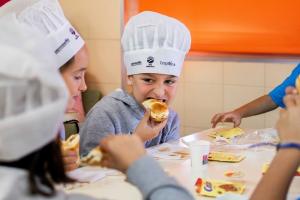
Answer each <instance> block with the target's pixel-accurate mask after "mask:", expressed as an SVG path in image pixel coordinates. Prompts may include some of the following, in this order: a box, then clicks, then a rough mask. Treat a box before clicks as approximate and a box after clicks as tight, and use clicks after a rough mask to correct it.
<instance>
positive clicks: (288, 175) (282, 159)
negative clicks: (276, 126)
mask: <svg viewBox="0 0 300 200" xmlns="http://www.w3.org/2000/svg"><path fill="white" fill-rule="evenodd" d="M299 164H300V151H299V150H297V149H282V150H279V151H278V153H277V155H276V156H275V158H274V160H273V161H272V164H271V166H270V168H269V170H268V171H267V173H266V174H265V175H264V176H263V178H262V179H261V181H260V182H259V184H258V185H257V186H256V189H255V191H254V193H253V194H252V196H251V198H250V200H260V199H264V200H277V199H278V200H282V199H286V195H287V192H288V189H289V186H290V184H291V182H292V180H293V177H294V175H295V172H296V170H297V168H298V166H299ZM270 191H272V192H270Z"/></svg>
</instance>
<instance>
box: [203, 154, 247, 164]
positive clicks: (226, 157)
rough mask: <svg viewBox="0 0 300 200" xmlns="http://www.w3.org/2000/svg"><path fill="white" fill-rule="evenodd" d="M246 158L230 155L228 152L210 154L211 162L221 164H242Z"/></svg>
mask: <svg viewBox="0 0 300 200" xmlns="http://www.w3.org/2000/svg"><path fill="white" fill-rule="evenodd" d="M244 158H245V156H244V155H239V154H234V153H228V152H210V153H209V155H208V160H209V161H219V162H240V161H242V160H243V159H244Z"/></svg>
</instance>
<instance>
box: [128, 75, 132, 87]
mask: <svg viewBox="0 0 300 200" xmlns="http://www.w3.org/2000/svg"><path fill="white" fill-rule="evenodd" d="M127 84H128V85H132V75H130V76H127Z"/></svg>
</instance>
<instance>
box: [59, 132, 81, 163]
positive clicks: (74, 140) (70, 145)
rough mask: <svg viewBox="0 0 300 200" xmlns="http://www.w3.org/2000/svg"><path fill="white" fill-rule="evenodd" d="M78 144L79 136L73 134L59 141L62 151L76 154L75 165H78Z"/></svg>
mask: <svg viewBox="0 0 300 200" xmlns="http://www.w3.org/2000/svg"><path fill="white" fill-rule="evenodd" d="M79 142H80V136H79V134H74V135H71V136H70V137H68V139H67V140H65V141H61V146H62V150H63V151H75V152H76V153H77V157H78V160H77V163H78V164H79V163H80V157H79Z"/></svg>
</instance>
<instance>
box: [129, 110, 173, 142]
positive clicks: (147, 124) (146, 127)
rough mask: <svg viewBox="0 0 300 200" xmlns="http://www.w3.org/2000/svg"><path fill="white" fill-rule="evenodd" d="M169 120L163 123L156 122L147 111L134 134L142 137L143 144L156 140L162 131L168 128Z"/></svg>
mask: <svg viewBox="0 0 300 200" xmlns="http://www.w3.org/2000/svg"><path fill="white" fill-rule="evenodd" d="M167 121H168V120H167V119H165V120H163V121H162V122H155V121H154V120H152V118H151V116H150V110H149V109H147V110H146V112H145V115H144V117H143V119H142V120H141V121H140V123H139V124H138V125H137V127H136V128H135V130H134V134H136V135H137V136H139V137H140V139H141V140H142V141H143V142H146V141H148V140H151V139H153V138H155V137H156V136H157V135H158V134H159V133H160V131H161V130H162V129H163V128H164V127H165V126H166V124H167Z"/></svg>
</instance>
